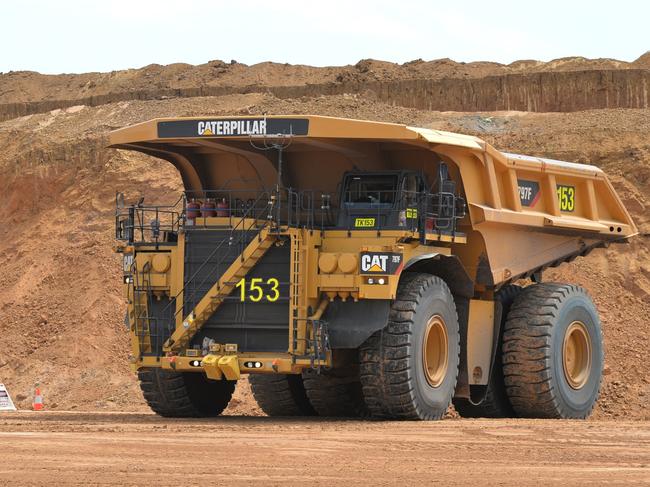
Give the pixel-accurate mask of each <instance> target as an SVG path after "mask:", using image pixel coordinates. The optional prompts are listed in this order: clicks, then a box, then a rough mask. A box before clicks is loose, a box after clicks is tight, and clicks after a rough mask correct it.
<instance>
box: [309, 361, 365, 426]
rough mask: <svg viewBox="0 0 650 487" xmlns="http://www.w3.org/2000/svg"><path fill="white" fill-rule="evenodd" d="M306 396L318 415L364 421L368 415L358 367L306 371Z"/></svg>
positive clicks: (355, 365) (352, 365)
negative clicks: (361, 419) (362, 419)
mask: <svg viewBox="0 0 650 487" xmlns="http://www.w3.org/2000/svg"><path fill="white" fill-rule="evenodd" d="M302 378H303V382H304V384H305V390H306V392H307V397H308V398H309V402H310V403H311V405H312V407H313V408H314V410H315V411H316V413H317V414H318V415H319V416H324V417H337V418H360V417H361V418H362V417H366V416H368V415H369V412H368V408H367V407H366V402H365V401H364V398H363V391H362V390H361V382H360V381H359V366H358V364H356V363H355V364H351V365H349V366H347V367H340V368H334V369H330V370H324V369H322V370H320V371H315V370H308V371H305V372H303V375H302Z"/></svg>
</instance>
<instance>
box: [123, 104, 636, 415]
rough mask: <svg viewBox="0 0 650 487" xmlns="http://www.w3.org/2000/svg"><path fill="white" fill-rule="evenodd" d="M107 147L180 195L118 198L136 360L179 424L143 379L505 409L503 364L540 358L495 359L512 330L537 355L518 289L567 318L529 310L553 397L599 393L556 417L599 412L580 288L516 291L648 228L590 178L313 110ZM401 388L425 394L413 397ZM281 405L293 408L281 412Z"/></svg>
mask: <svg viewBox="0 0 650 487" xmlns="http://www.w3.org/2000/svg"><path fill="white" fill-rule="evenodd" d="M110 147H112V148H116V149H125V150H135V151H139V152H142V153H145V154H148V155H151V156H154V157H157V158H160V159H164V160H167V161H169V162H170V163H171V164H173V165H174V166H175V167H176V168H177V169H178V171H179V173H180V175H181V177H182V180H183V184H184V186H185V191H184V193H183V194H182V195H181V197H180V198H179V199H178V200H177V202H176V203H175V204H172V205H169V206H164V207H163V206H156V207H149V206H146V205H144V204H143V201H142V200H141V201H140V202H139V203H138V204H135V205H131V206H125V204H124V198H123V196H122V195H118V198H117V212H116V238H117V239H118V240H120V241H121V242H122V243H121V244H120V245H119V246H118V251H119V252H122V253H123V254H124V284H125V296H126V298H127V301H128V303H129V306H128V316H127V318H128V320H127V321H128V323H129V329H130V331H131V344H132V363H133V366H134V368H135V369H136V370H139V371H140V373H141V380H142V383H143V384H144V385H143V390H144V391H145V397H147V398H148V400H149V401H150V404H151V405H152V408H154V410H157V411H159V412H160V411H170V410H169V409H165V408H162V409H161V406H160V404H161V401H162V402H164V397H166V396H165V393H164V391H162V390H160V391H159V390H158V389H156V387H163V384H164V383H165V382H164V380H163V378H162V376H155V377H157V378H156V379H154V378H153V377H154V376H152V375H151V374H159V372H157V371H158V370H166V371H168V372H167V373H169V374H181V375H180V376H175V375H172V376H169V377H171V378H170V379H169V380H170V381H172V382H173V381H180V382H183V381H187V380H189V379H183V377H184V376H183V375H182V374H188V373H189V374H190V375H191V376H193V377H194V378H193V379H192V381H193V382H191V384H194V381H197V380H200V379H196V377H198V376H199V375H198V374H196V373H202V374H204V376H205V378H207V380H208V381H211V385H209V386H208V385H206V386H205V390H206V391H207V390H208V389H209V388H215V387H216V388H222V389H221V390H222V394H225V395H226V396H227V395H228V394H231V393H232V389H230V388H229V387H230V386H227V385H215V381H217V382H216V383H218V384H221V382H223V381H226V382H228V381H235V380H237V379H238V378H239V377H240V374H242V373H248V374H252V376H260V374H261V375H262V378H259V377H258V378H257V379H255V380H254V381H253V385H254V389H253V390H254V392H255V391H257V392H255V394H256V398H257V399H258V402H260V404H261V405H263V408H265V410H267V412H268V411H273V412H274V414H275V413H277V414H294V413H296V412H297V411H300V412H301V414H303V413H305V414H307V412H309V411H312V412H313V411H316V412H318V413H319V414H325V415H329V414H330V413H332V412H333V411H338V412H339V413H344V414H347V413H349V412H351V411H354V412H355V414H357V413H358V414H365V413H364V411H366V412H370V413H371V414H373V415H378V416H382V417H384V416H388V417H405V418H406V417H408V418H415V419H431V418H436V417H440V416H442V414H444V411H445V410H446V407H447V405H448V402H449V400H451V397H452V396H454V397H455V398H457V399H458V400H465V401H468V404H470V406H468V408H469V409H467V408H466V409H465V411H468V410H471V408H472V407H474V406H476V405H481V404H484V403H485V401H488V402H489V401H491V400H493V399H494V398H495V397H497V394H496V393H494V392H491V391H492V389H494V388H500V389H501V390H502V392H501V396H502V398H503V397H505V396H504V394H505V392H503V391H505V386H504V385H503V380H504V379H503V375H504V373H505V374H506V375H507V373H506V372H507V370H506V369H507V363H506V360H510V361H514V362H513V363H516V364H520V363H522V360H527V358H526V357H529V356H530V355H527V353H528V352H525V351H522V352H511V355H509V356H507V357H506V355H504V358H503V360H504V363H503V365H502V364H501V360H502V359H501V353H502V352H501V346H502V345H501V342H503V341H505V340H506V339H507V336H508V335H507V334H508V333H511V335H512V336H513V338H512V339H513V343H514V345H512V346H513V347H515V348H514V349H513V350H517V348H516V347H518V346H519V345H520V344H522V343H524V344H525V343H527V342H526V339H525V337H524V339H520V337H518V333H519V331H518V329H516V328H517V326H520V325H521V320H520V321H517V322H516V323H518V324H516V323H515V322H513V323H515V324H516V326H515V324H513V325H511V326H512V327H514V328H515V329H514V331H513V330H511V331H508V323H507V318H508V316H511V315H512V316H514V315H517V313H522V311H517V310H516V308H517V306H520V307H521V309H526V310H531V309H534V308H530V307H528V308H526V306H529V305H528V304H526V302H525V300H524V298H521V302H519V301H517V300H515V297H516V296H517V295H518V294H519V293H520V292H521V293H522V295H530V297H529V298H527V299H530V300H532V301H534V302H536V303H537V302H544V303H551V302H553V303H555V301H557V303H556V304H553V306H554V309H558V310H564V309H566V310H568V311H566V312H565V311H562V313H563V314H562V316H561V317H559V318H557V320H556V318H555V317H554V315H553V316H551V315H549V314H548V313H547V314H544V315H543V316H542V317H540V318H538V319H535V318H534V313H533V314H531V313H532V312H529V311H526V312H525V313H524V315H525V316H530V317H531V318H530V319H532V320H533V321H532V322H531V323H530V324H529V325H530V326H531V327H534V326H540V323H543V322H544V323H545V321H544V320H552V322H549V323H548V324H547V325H544V326H548V327H553V326H555V327H556V328H557V329H559V330H560V331H558V332H557V333H564V334H566V337H565V338H564V339H563V342H562V343H563V346H564V349H563V350H564V351H562V352H561V353H560V354H559V355H557V354H556V356H557V357H560V356H561V357H562V360H563V362H562V363H563V364H564V365H563V367H564V368H563V370H564V377H565V379H563V380H564V381H565V382H563V384H566V387H564V389H562V388H561V387H560V385H552V384H550V385H549V388H550V389H548V390H555V389H553V388H554V387H555V388H556V389H561V390H564V391H565V392H566V391H570V390H575V391H579V390H580V389H581V388H585V390H586V389H588V391H587V392H588V393H584V394H583V392H584V391H583V392H580V391H579V392H580V394H582V395H583V396H584V397H586V398H587V399H585V400H584V401H583V403H584V404H581V405H580V407H577V408H574V409H571V407H573V406H566V407H564V406H558V408H559V409H558V410H556V411H553V412H552V413H549V414H555V415H556V416H557V417H584V416H586V415H587V414H588V412H589V411H590V407H591V405H592V404H593V401H595V398H596V397H597V390H598V389H597V387H598V385H599V383H600V382H599V377H600V375H599V374H600V368H599V367H601V366H602V352H601V348H600V347H601V346H600V331H599V322H598V319H597V314H596V312H595V308H594V307H593V305H592V304H590V303H591V301H590V300H589V298H588V297H586V294H585V292H584V290H581V289H579V288H574V287H562V286H559V285H552V286H549V285H540V284H536V285H535V286H531V287H529V288H526V291H525V292H524V291H522V290H521V288H519V287H518V286H513V285H512V284H511V283H513V282H514V281H516V280H518V279H522V278H531V279H532V280H533V281H534V282H535V283H539V282H541V276H542V272H543V270H544V269H545V268H547V267H549V266H557V265H559V264H561V263H562V262H566V261H570V260H572V259H574V258H576V257H578V256H584V255H586V254H588V253H589V252H590V251H591V250H593V249H594V248H597V247H602V246H607V245H608V244H609V243H612V242H624V241H626V240H627V239H629V238H630V237H631V236H633V235H634V234H635V233H636V228H635V226H634V223H633V222H632V220H631V218H630V216H629V214H628V213H627V211H626V210H625V208H624V207H623V205H622V204H621V201H620V199H619V198H618V196H617V195H616V193H615V191H614V189H613V187H612V186H611V184H610V182H609V181H608V179H607V177H606V176H605V174H604V173H603V172H602V171H601V170H600V169H598V168H597V167H594V166H589V165H582V164H574V163H569V162H562V161H555V160H550V159H544V158H536V157H529V156H521V155H516V154H507V153H503V152H500V151H498V150H496V149H495V148H493V147H492V146H490V145H489V144H487V143H485V142H484V141H482V140H481V139H479V138H476V137H471V136H466V135H460V134H453V133H448V132H442V131H435V130H429V129H423V128H415V127H407V126H405V125H399V124H389V123H379V122H368V121H360V120H348V119H338V118H329V117H321V116H266V117H227V118H225V117H224V118H209V117H208V118H182V119H156V120H151V121H149V122H145V123H141V124H138V125H135V126H132V127H127V128H124V129H120V130H116V131H114V132H112V133H111V134H110ZM540 286H541V287H540ZM558 286H559V287H558ZM535 300H536V301H535ZM540 300H541V301H540ZM532 301H531V302H532ZM414 303H415V304H414ZM511 307H513V309H514V311H512V313H511V312H510V311H509V310H510V308H511ZM513 313H514V314H513ZM570 316H573V317H574V318H575V320H573V321H572V322H565V321H566V320H567V319H568V318H567V317H570ZM553 320H554V321H553ZM558 320H559V321H558ZM556 321H557V323H556ZM527 326H528V325H527ZM549 329H550V328H549ZM404 330H407V331H404ZM386 333H387V334H386ZM535 333H538V332H537V331H534V330H533V332H532V334H529V335H526V336H536V335H535ZM402 334H404V335H403V336H402ZM544 336H548V337H551V336H554V335H553V334H552V333H550V332H548V330H545V331H544ZM553 340H556V339H555V338H553ZM558 343H559V342H558ZM504 346H505V345H504ZM535 346H536V345H535ZM557 346H559V345H557V344H555V345H553V346H551V344H548V347H547V348H546V349H549V350H550V349H553V347H557ZM413 347H415V348H416V350H414V349H413ZM398 349H399V352H397V351H396V350H398ZM391 350H394V351H395V353H396V354H397V355H395V354H393V352H391ZM504 350H505V349H504ZM503 353H504V354H505V353H506V352H505V351H504V352H503ZM513 353H514V355H512V354H513ZM554 353H555V352H554ZM386 354H388V355H386ZM391 354H393V355H391ZM599 354H600V355H599ZM399 357H402V358H399ZM547 360H550V357H549V358H547ZM404 361H405V362H404ZM402 362H403V363H402ZM558 364H559V362H558ZM531 367H532V368H535V367H536V366H535V367H533V366H531ZM555 367H560V365H556V366H555ZM382 368H385V370H384V371H383V372H382V371H381V369H382ZM502 368H503V371H506V372H503V371H502ZM510 369H511V372H510V375H511V379H512V380H511V382H512V384H513V385H512V391H513V392H512V396H511V399H512V401H513V405H514V404H519V403H517V401H519V402H520V403H521V404H519V405H517V408H519V410H520V411H521V413H520V414H522V415H524V414H541V413H538V411H541V409H539V408H537V406H535V407H534V408H531V407H530V401H528V400H526V401H523V402H522V401H521V400H520V397H521V391H522V390H523V389H521V387H524V386H525V387H529V386H530V384H528V385H527V384H523V385H521V384H519V383H517V380H523V379H521V378H522V377H523V378H525V379H526V380H530V381H532V382H531V384H539V383H541V382H540V381H541V379H540V378H539V377H536V376H535V377H533V376H530V377H529V376H528V375H526V374H521V373H520V371H519V370H518V369H517V367H515V366H514V365H511V366H510ZM531 370H532V369H531ZM540 370H546V369H545V368H543V367H542V369H540ZM310 371H317V372H318V374H317V375H316V376H313V375H310ZM321 371H323V372H321ZM400 371H402V372H400ZM401 373H404V374H406V375H405V376H404V377H402V376H400V375H399V374H401ZM264 374H266V375H267V376H268V375H274V376H276V378H273V379H268V380H267V379H265V378H264ZM301 374H302V375H301ZM395 374H397V376H395V377H394V378H393V379H391V376H392V375H395ZM595 374H596V375H595ZM529 375H530V374H529ZM296 376H298V377H296ZM301 377H302V378H301ZM499 377H501V379H500V380H501V385H500V386H499V385H498V384H494V383H493V381H494V380H497V379H498V378H499ZM495 378H497V379H495ZM518 378H519V379H518ZM596 378H598V381H597V382H596ZM383 380H385V381H386V382H385V383H382V382H381V381H383ZM548 380H551V379H550V378H549V379H548ZM554 380H555V379H554ZM404 381H406V382H404ZM411 381H416V382H417V383H412V384H411ZM400 383H409V384H410V386H409V389H408V391H419V392H417V396H412V394H411V392H408V394H407V395H408V397H402V396H403V395H404V394H406V393H404V392H400V390H399V389H395V387H396V386H395V384H400ZM151 384H158V385H157V386H155V387H154V386H152V385H151ZM173 384H176V382H173ZM187 384H188V385H187V386H186V390H187V394H188V399H187V400H188V401H190V402H191V403H192V404H195V405H197V404H198V405H201V404H206V402H205V401H208V403H210V401H209V400H208V399H207V398H205V397H203V396H201V397H202V399H200V400H199V399H196V401H198V402H196V401H195V402H193V401H194V399H192V394H195V392H192V391H196V390H198V389H196V387H197V386H196V385H189V384H190V382H187ZM256 384H257V386H255V385H256ZM343 384H345V385H343ZM382 384H383V385H382ZM174 387H175V386H174ZM328 387H331V388H332V391H337V392H336V393H334V392H327V391H328V390H329V389H327V388H328ZM531 387H532V386H531ZM571 388H573V389H571ZM526 390H527V389H526ZM152 391H153V392H152ZM228 391H230V392H228ZM341 391H343V392H341ZM391 391H392V392H391ZM339 393H341V394H339ZM147 394H149V396H148V395H147ZM197 394H198V393H197ZM413 394H415V393H413ZM566 394H568V395H567V397H569V396H570V395H571V393H570V392H566ZM213 395H214V394H213ZM277 395H280V396H282V395H284V396H286V395H289V396H291V397H292V399H291V401H289V402H284V403H283V404H284V406H282V407H279V406H277V404H275V403H274V402H273V400H272V399H271V398H273V397H275V396H277ZM339 395H341V397H343V399H341V400H339V401H338V402H336V401H337V397H338V396H339ZM284 396H283V397H284ZM220 397H221V396H220ZM223 397H225V396H223ZM228 397H229V396H228ZM287 397H288V396H287ZM539 397H541V398H542V399H543V401H546V402H545V404H547V403H548V401H549V400H550V399H554V400H555V398H546V397H544V396H543V394H542V395H540V396H539ZM445 398H446V399H445ZM540 400H541V399H540ZM292 401H293V402H292ZM445 401H446V402H445ZM504 401H505V402H507V401H508V399H504V400H503V401H501V402H502V403H504V404H505V402H504ZM222 403H223V404H227V400H225V402H223V401H221V403H219V404H221V405H223V404H222ZM210 404H211V403H210ZM553 404H562V403H560V402H557V401H556V402H553ZM567 404H573V403H570V402H568V403H567ZM288 405H291V407H289V406H288ZM197 407H198V406H197ZM219 407H221V406H219ZM224 407H225V406H224ZM495 407H496V406H494V405H491V406H490V408H491V409H490V410H495ZM513 407H514V406H513ZM540 407H542V406H540ZM156 408H158V409H156ZM287 408H288V409H287ZM457 408H459V409H461V410H463V407H462V405H460V403H459V404H457ZM527 408H528V409H527ZM536 408H537V409H536ZM497 409H498V408H497ZM171 411H172V412H173V411H174V409H173V408H172V409H171ZM193 411H195V412H196V411H198V410H197V409H194V410H193ZM530 411H533V413H530ZM161 414H162V412H161ZM197 414H198V413H197ZM544 414H546V413H544Z"/></svg>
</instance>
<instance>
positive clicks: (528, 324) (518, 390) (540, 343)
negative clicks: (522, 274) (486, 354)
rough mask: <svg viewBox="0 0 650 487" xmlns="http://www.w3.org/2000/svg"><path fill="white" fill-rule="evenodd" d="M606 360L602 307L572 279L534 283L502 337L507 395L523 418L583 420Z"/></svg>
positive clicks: (517, 303) (516, 306)
mask: <svg viewBox="0 0 650 487" xmlns="http://www.w3.org/2000/svg"><path fill="white" fill-rule="evenodd" d="M603 362H604V353H603V342H602V331H601V327H600V319H599V317H598V311H597V310H596V307H595V306H594V304H593V302H592V300H591V298H590V297H589V295H588V294H587V292H586V291H585V290H584V289H582V288H581V287H578V286H573V285H569V284H553V283H548V284H547V283H544V284H535V285H533V286H529V287H527V288H525V289H524V290H523V292H522V293H521V294H520V295H519V296H518V297H517V299H516V300H515V302H514V304H513V306H512V309H511V311H510V314H509V315H508V320H507V322H506V329H505V333H504V337H503V364H504V375H505V383H506V388H507V392H508V397H509V398H510V402H511V404H512V406H513V408H514V410H515V412H516V413H517V414H518V415H519V416H521V417H528V418H562V419H569V418H570V419H584V418H586V417H587V416H589V414H590V413H591V411H592V409H593V407H594V405H595V403H596V400H597V399H598V393H599V390H600V382H601V377H602V369H603Z"/></svg>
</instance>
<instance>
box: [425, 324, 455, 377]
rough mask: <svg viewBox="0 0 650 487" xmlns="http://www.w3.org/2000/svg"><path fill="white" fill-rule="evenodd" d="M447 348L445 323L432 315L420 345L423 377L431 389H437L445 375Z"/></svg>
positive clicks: (447, 356) (447, 357)
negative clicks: (422, 358)
mask: <svg viewBox="0 0 650 487" xmlns="http://www.w3.org/2000/svg"><path fill="white" fill-rule="evenodd" d="M448 348H449V347H448V338H447V326H446V325H445V321H444V320H443V319H442V318H441V317H440V316H439V315H434V316H432V317H431V318H430V319H429V322H428V323H427V329H426V331H425V333H424V341H423V343H422V356H423V357H424V360H423V365H424V376H425V377H426V378H427V382H428V383H429V385H430V386H431V387H438V386H439V385H440V384H442V381H443V380H444V379H445V376H446V375H447V366H448V363H449V351H448Z"/></svg>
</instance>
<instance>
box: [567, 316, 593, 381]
mask: <svg viewBox="0 0 650 487" xmlns="http://www.w3.org/2000/svg"><path fill="white" fill-rule="evenodd" d="M562 364H563V366H564V377H565V378H566V380H567V382H568V383H569V385H570V386H571V387H572V388H573V389H580V388H582V387H584V385H585V384H586V383H587V380H588V379H589V374H590V372H591V340H590V339H589V332H588V331H587V327H586V326H585V325H584V323H582V322H581V321H574V322H573V323H571V324H570V325H569V327H568V328H567V330H566V333H565V334H564V346H563V347H562Z"/></svg>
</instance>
